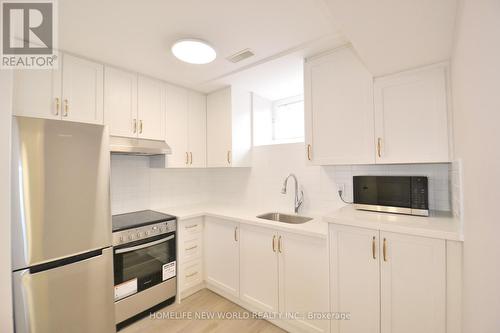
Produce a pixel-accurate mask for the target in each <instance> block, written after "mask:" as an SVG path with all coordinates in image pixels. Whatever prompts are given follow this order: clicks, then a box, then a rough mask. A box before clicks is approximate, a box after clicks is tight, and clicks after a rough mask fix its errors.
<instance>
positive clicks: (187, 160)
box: [186, 152, 189, 165]
mask: <svg viewBox="0 0 500 333" xmlns="http://www.w3.org/2000/svg"><path fill="white" fill-rule="evenodd" d="M188 164H189V153H188V152H186V165H188Z"/></svg>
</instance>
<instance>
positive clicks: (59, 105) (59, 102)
mask: <svg viewBox="0 0 500 333" xmlns="http://www.w3.org/2000/svg"><path fill="white" fill-rule="evenodd" d="M60 108H61V101H60V100H59V97H56V116H58V115H59V109H60Z"/></svg>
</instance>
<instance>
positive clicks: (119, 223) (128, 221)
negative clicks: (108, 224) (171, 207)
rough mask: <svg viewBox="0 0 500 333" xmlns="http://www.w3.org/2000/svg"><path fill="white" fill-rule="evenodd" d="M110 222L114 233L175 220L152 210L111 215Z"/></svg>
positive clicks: (173, 217) (170, 216)
mask: <svg viewBox="0 0 500 333" xmlns="http://www.w3.org/2000/svg"><path fill="white" fill-rule="evenodd" d="M111 220H112V222H113V232H115V231H120V230H126V229H131V228H137V227H142V226H145V225H148V224H155V223H160V222H165V221H170V220H175V216H172V215H168V214H163V213H159V212H155V211H154V210H141V211H139V212H132V213H125V214H118V215H113V216H112V218H111Z"/></svg>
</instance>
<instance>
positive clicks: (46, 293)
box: [12, 117, 115, 333]
mask: <svg viewBox="0 0 500 333" xmlns="http://www.w3.org/2000/svg"><path fill="white" fill-rule="evenodd" d="M12 133H13V138H12V163H13V165H12V250H13V255H12V267H13V294H14V321H15V330H16V333H25V332H29V333H56V332H64V333H90V332H95V333H97V332H98V333H108V332H115V320H114V302H113V299H114V292H113V256H112V249H111V215H110V203H109V163H110V162H109V159H110V157H109V147H108V134H107V131H106V128H105V127H104V126H101V125H91V124H82V123H73V122H66V121H61V120H45V119H35V118H28V117H14V120H13V131H12Z"/></svg>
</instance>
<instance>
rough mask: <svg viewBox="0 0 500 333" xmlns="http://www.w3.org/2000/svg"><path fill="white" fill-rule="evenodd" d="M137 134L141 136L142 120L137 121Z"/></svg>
mask: <svg viewBox="0 0 500 333" xmlns="http://www.w3.org/2000/svg"><path fill="white" fill-rule="evenodd" d="M139 134H142V120H139Z"/></svg>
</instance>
